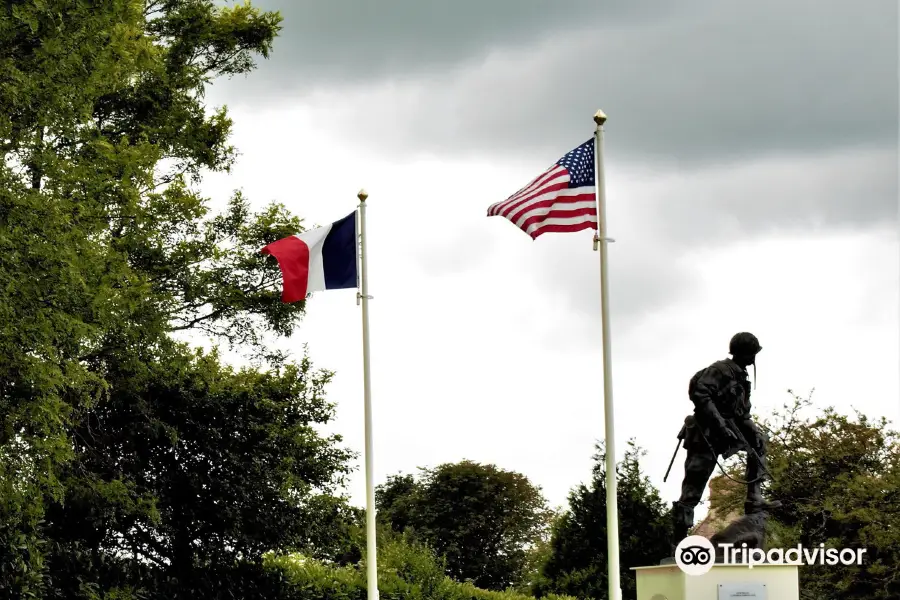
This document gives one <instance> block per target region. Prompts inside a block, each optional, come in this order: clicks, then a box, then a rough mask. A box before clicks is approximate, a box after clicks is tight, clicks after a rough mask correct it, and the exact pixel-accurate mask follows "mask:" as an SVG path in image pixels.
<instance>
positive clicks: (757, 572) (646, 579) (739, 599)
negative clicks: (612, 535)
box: [633, 564, 800, 600]
mask: <svg viewBox="0 0 900 600" xmlns="http://www.w3.org/2000/svg"><path fill="white" fill-rule="evenodd" d="M633 570H634V571H635V576H636V578H637V600H751V599H752V600H800V574H799V571H798V567H797V565H782V564H763V565H754V566H753V568H752V569H751V568H750V567H748V566H747V565H733V564H732V565H721V564H717V565H714V566H713V567H712V569H710V570H709V572H708V573H705V574H703V575H688V574H686V573H684V572H683V571H682V570H681V569H680V568H679V567H678V565H675V564H672V565H659V566H653V567H635V568H634V569H633Z"/></svg>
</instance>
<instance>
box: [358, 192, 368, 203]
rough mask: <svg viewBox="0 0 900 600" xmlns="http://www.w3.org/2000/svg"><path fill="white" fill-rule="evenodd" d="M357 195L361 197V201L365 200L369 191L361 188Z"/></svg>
mask: <svg viewBox="0 0 900 600" xmlns="http://www.w3.org/2000/svg"><path fill="white" fill-rule="evenodd" d="M356 197H357V198H359V201H360V202H365V201H366V198H368V197H369V192H367V191H366V190H359V193H358V194H356Z"/></svg>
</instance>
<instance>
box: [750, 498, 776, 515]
mask: <svg viewBox="0 0 900 600" xmlns="http://www.w3.org/2000/svg"><path fill="white" fill-rule="evenodd" d="M781 506H782V504H781V500H766V499H765V498H762V497H758V498H747V500H746V501H745V502H744V514H746V515H752V514H754V513H758V512H771V511H772V510H774V509H776V508H781Z"/></svg>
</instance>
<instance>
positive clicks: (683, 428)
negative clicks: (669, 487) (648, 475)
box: [663, 417, 690, 483]
mask: <svg viewBox="0 0 900 600" xmlns="http://www.w3.org/2000/svg"><path fill="white" fill-rule="evenodd" d="M689 419H690V417H686V418H685V419H684V425H682V426H681V431H679V432H678V444H676V445H675V452H673V453H672V460H670V461H669V468H668V469H666V476H665V477H663V483H665V482H666V479H668V478H669V473H670V472H671V471H672V465H674V464H675V457H676V456H678V451H679V450H681V443H682V441H684V437H685V435H686V434H687V427H688V420H689Z"/></svg>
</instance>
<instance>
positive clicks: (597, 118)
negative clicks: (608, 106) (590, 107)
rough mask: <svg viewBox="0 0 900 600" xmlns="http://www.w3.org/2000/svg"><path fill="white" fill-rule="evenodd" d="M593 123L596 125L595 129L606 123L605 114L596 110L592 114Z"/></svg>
mask: <svg viewBox="0 0 900 600" xmlns="http://www.w3.org/2000/svg"><path fill="white" fill-rule="evenodd" d="M594 123H596V124H597V127H600V126H601V125H603V124H604V123H606V113H605V112H603V111H602V110H598V111H597V112H595V113H594Z"/></svg>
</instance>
